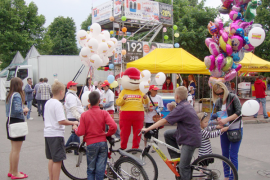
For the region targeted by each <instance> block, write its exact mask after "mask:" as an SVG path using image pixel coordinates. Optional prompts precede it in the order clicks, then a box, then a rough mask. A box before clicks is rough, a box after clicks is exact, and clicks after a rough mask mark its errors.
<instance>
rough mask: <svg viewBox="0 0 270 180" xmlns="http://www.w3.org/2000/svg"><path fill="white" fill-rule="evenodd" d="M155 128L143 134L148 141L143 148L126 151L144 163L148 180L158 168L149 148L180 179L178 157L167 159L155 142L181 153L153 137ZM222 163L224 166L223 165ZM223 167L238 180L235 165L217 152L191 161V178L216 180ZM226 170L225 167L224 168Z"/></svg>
mask: <svg viewBox="0 0 270 180" xmlns="http://www.w3.org/2000/svg"><path fill="white" fill-rule="evenodd" d="M154 133H155V130H153V131H149V132H147V133H146V134H145V138H146V139H147V141H148V142H149V143H148V145H147V146H146V147H145V148H144V149H143V150H141V149H129V150H127V152H128V153H135V154H137V156H139V158H141V159H142V160H143V161H144V162H145V163H146V165H145V166H144V169H147V172H149V171H150V173H148V177H149V179H150V180H157V179H158V168H157V164H156V162H155V160H154V158H153V157H152V156H151V155H150V154H149V151H150V148H151V147H153V149H154V150H155V151H156V152H157V154H158V155H159V156H160V157H161V159H162V160H163V161H164V162H165V163H166V165H167V166H168V167H169V168H170V169H171V171H172V172H173V173H174V174H175V178H176V180H178V179H180V173H179V171H178V164H179V162H180V158H175V159H168V158H167V157H166V155H165V154H164V153H163V152H162V151H161V149H160V148H159V147H158V145H157V144H161V145H164V146H166V147H167V148H169V149H171V150H173V151H175V152H177V153H181V151H180V150H179V149H177V148H174V147H172V146H170V145H168V144H166V143H165V142H163V141H161V140H158V139H156V138H154ZM223 165H224V166H223ZM224 167H226V168H229V169H228V170H229V172H231V174H230V178H232V177H233V179H234V180H238V173H237V170H236V168H235V166H234V165H233V164H232V162H231V161H230V160H229V159H227V158H226V157H224V156H221V155H218V154H208V155H204V156H200V157H198V158H197V159H195V160H194V161H193V163H191V171H192V180H205V179H208V180H212V179H213V180H216V179H221V178H224V177H225V176H224ZM226 170H227V169H226Z"/></svg>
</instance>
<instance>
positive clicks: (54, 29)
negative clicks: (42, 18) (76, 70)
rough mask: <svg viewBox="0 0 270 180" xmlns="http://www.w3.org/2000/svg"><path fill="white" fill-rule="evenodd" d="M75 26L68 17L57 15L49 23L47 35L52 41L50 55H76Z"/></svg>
mask: <svg viewBox="0 0 270 180" xmlns="http://www.w3.org/2000/svg"><path fill="white" fill-rule="evenodd" d="M75 33H76V27H75V23H74V20H73V19H72V18H70V17H67V18H64V17H62V16H59V17H57V18H55V19H54V21H53V22H52V23H51V24H50V26H49V30H48V35H49V37H50V39H51V41H52V48H51V49H52V50H51V52H50V54H52V55H78V48H77V44H76V38H75Z"/></svg>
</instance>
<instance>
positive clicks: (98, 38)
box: [97, 34, 106, 43]
mask: <svg viewBox="0 0 270 180" xmlns="http://www.w3.org/2000/svg"><path fill="white" fill-rule="evenodd" d="M97 40H98V43H103V42H106V38H105V36H104V35H103V34H99V35H98V36H97Z"/></svg>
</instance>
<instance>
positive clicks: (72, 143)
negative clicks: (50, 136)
mask: <svg viewBox="0 0 270 180" xmlns="http://www.w3.org/2000/svg"><path fill="white" fill-rule="evenodd" d="M79 145H80V144H79V143H77V142H71V143H69V146H75V147H79Z"/></svg>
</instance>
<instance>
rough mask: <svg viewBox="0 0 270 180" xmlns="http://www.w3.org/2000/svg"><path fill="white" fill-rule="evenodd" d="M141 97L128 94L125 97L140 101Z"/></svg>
mask: <svg viewBox="0 0 270 180" xmlns="http://www.w3.org/2000/svg"><path fill="white" fill-rule="evenodd" d="M141 98H142V96H141V95H128V97H127V99H128V100H132V101H140V100H141Z"/></svg>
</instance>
